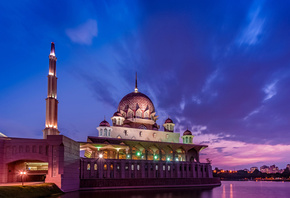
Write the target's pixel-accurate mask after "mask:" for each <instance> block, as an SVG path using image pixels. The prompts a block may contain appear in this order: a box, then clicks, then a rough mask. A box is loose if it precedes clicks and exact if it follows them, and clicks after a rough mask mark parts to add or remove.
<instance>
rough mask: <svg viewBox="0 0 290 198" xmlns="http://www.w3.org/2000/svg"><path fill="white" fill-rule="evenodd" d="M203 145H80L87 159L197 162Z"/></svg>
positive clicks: (131, 142) (87, 143)
mask: <svg viewBox="0 0 290 198" xmlns="http://www.w3.org/2000/svg"><path fill="white" fill-rule="evenodd" d="M203 148H205V146H203V145H185V144H178V143H176V144H174V143H170V144H168V143H163V142H145V141H132V140H125V141H122V142H121V143H120V144H111V143H109V142H108V141H104V142H103V143H89V142H86V143H81V150H85V157H87V158H95V159H98V158H104V159H127V160H154V161H190V162H199V151H200V150H201V149H203Z"/></svg>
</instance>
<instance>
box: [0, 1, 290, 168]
mask: <svg viewBox="0 0 290 198" xmlns="http://www.w3.org/2000/svg"><path fill="white" fill-rule="evenodd" d="M289 8H290V1H262V0H261V1H246V0H245V1H231V0H228V1H178V0H175V1H170V0H164V1H161V0H159V1H153V0H152V1H150V0H144V1H137V0H131V1H123V0H113V1H110V0H103V1H101V0H99V1H77V0H70V1H38V0H35V1H32V0H31V1H22V0H21V1H12V2H11V1H0V10H1V12H0V25H1V31H0V36H1V48H0V54H1V55H0V57H1V72H0V91H1V95H0V132H1V133H3V134H5V135H7V136H9V137H25V138H42V130H43V129H44V128H45V126H44V123H45V98H46V94H47V75H48V55H49V52H50V43H51V42H54V43H55V47H56V57H57V58H58V60H57V77H58V100H59V118H58V121H59V131H60V132H61V134H63V135H66V136H68V137H70V138H72V139H74V140H78V141H85V140H86V138H87V136H89V135H90V136H94V135H97V130H96V127H97V126H98V125H99V123H100V122H101V121H102V120H103V119H104V116H105V117H106V119H107V120H109V121H110V118H111V116H112V115H113V113H114V112H115V111H116V110H117V107H118V103H119V101H120V100H121V99H122V97H123V96H125V95H126V94H128V93H129V92H132V91H134V85H135V84H134V78H135V72H138V88H139V91H140V92H142V93H144V94H146V95H148V96H149V97H150V98H151V100H152V101H153V103H154V105H155V109H156V112H157V115H159V119H158V122H157V123H158V124H159V125H162V124H163V123H164V121H165V119H166V118H167V117H168V116H169V117H170V118H171V119H173V121H174V122H175V123H176V130H175V131H176V132H181V133H183V132H184V131H185V130H186V128H187V127H188V128H189V129H190V130H191V131H192V132H193V134H194V135H195V138H194V140H193V141H194V143H196V144H199V143H202V144H207V145H209V148H207V149H205V150H203V151H202V152H201V159H202V160H201V161H202V162H203V161H205V159H206V158H210V159H211V160H212V163H213V167H219V168H224V169H236V170H237V169H241V168H250V167H251V166H258V167H260V166H261V165H264V164H266V165H272V164H276V165H278V166H279V168H285V167H286V164H289V163H290V158H289V156H290V145H289V142H290V104H289V103H290V47H289V46H290V12H289ZM110 123H111V121H110ZM162 128H163V127H162Z"/></svg>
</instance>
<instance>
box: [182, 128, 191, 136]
mask: <svg viewBox="0 0 290 198" xmlns="http://www.w3.org/2000/svg"><path fill="white" fill-rule="evenodd" d="M183 135H192V133H191V131H190V130H188V129H187V130H186V131H184V133H183Z"/></svg>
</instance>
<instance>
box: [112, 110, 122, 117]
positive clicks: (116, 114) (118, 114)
mask: <svg viewBox="0 0 290 198" xmlns="http://www.w3.org/2000/svg"><path fill="white" fill-rule="evenodd" d="M113 116H120V117H122V114H121V113H120V112H119V111H116V112H115V113H114V115H113Z"/></svg>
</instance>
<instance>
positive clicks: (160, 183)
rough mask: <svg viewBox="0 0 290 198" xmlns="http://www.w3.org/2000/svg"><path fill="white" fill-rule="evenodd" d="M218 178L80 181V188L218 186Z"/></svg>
mask: <svg viewBox="0 0 290 198" xmlns="http://www.w3.org/2000/svg"><path fill="white" fill-rule="evenodd" d="M219 185H221V183H220V179H219V178H186V179H185V178H164V179H157V178H150V179H148V178H143V179H81V184H80V187H81V188H84V189H86V188H87V189H89V188H118V187H122V188H125V187H127V188H130V187H131V188H144V187H182V186H184V187H188V186H219Z"/></svg>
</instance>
